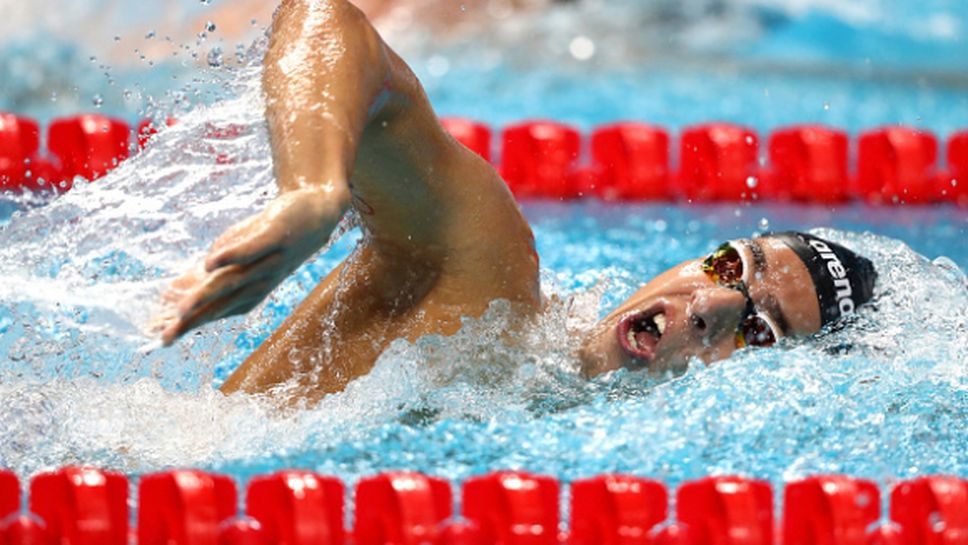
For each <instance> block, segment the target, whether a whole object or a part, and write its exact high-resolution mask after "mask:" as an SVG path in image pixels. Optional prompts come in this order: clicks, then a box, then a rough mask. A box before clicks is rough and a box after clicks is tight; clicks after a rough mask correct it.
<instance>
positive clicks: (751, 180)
mask: <svg viewBox="0 0 968 545" xmlns="http://www.w3.org/2000/svg"><path fill="white" fill-rule="evenodd" d="M759 183H760V180H759V179H758V178H757V177H756V176H749V177H748V178H746V187H748V188H750V189H752V188H754V187H756V186H757V185H759Z"/></svg>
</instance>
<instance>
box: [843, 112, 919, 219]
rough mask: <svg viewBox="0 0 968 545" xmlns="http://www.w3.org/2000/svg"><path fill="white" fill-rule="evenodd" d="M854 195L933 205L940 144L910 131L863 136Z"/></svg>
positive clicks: (889, 129) (902, 129)
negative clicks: (931, 203)
mask: <svg viewBox="0 0 968 545" xmlns="http://www.w3.org/2000/svg"><path fill="white" fill-rule="evenodd" d="M857 145H858V151H857V165H858V168H857V180H856V182H855V187H854V192H855V194H856V195H857V196H858V197H860V198H862V199H866V200H867V201H870V202H874V203H879V202H908V203H918V202H931V201H933V200H935V198H936V197H937V195H936V193H937V189H936V188H935V187H934V186H935V182H936V173H935V172H934V169H935V164H936V162H937V159H938V140H937V138H935V136H934V135H932V134H929V133H926V132H923V131H919V130H917V129H913V128H909V127H886V128H881V129H875V130H872V131H867V132H864V133H862V134H861V135H860V138H859V140H858V144H857Z"/></svg>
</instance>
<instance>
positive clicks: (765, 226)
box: [760, 218, 770, 231]
mask: <svg viewBox="0 0 968 545" xmlns="http://www.w3.org/2000/svg"><path fill="white" fill-rule="evenodd" d="M769 228H770V220H768V219H766V218H760V231H766V230H768V229H769Z"/></svg>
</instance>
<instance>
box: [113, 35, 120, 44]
mask: <svg viewBox="0 0 968 545" xmlns="http://www.w3.org/2000/svg"><path fill="white" fill-rule="evenodd" d="M114 41H116V42H120V41H121V36H118V35H117V34H115V36H114Z"/></svg>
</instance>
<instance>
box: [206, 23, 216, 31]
mask: <svg viewBox="0 0 968 545" xmlns="http://www.w3.org/2000/svg"><path fill="white" fill-rule="evenodd" d="M205 31H206V32H215V23H213V22H212V21H209V22H207V23H205Z"/></svg>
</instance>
